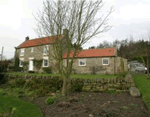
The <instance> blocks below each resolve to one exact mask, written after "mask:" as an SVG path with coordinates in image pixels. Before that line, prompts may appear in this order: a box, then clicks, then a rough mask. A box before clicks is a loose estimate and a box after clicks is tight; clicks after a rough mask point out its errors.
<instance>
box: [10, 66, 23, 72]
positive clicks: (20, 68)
mask: <svg viewBox="0 0 150 117" xmlns="http://www.w3.org/2000/svg"><path fill="white" fill-rule="evenodd" d="M9 71H14V72H21V71H23V68H22V67H18V66H10V67H9Z"/></svg>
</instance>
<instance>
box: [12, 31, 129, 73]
mask: <svg viewBox="0 0 150 117" xmlns="http://www.w3.org/2000/svg"><path fill="white" fill-rule="evenodd" d="M65 34H66V29H64V30H63V34H62V35H60V38H62V39H63V38H64V37H65ZM55 37H56V36H50V37H42V38H38V39H32V40H30V39H29V37H26V38H25V41H24V42H23V43H22V44H20V45H19V46H18V47H15V49H16V51H15V57H18V58H19V67H23V63H24V61H28V71H36V68H35V66H34V63H33V60H34V59H39V60H42V66H41V72H42V68H45V67H49V66H50V65H51V63H50V61H49V56H48V54H47V53H48V50H50V51H53V41H52V40H53V39H54V38H55ZM71 55H72V53H70V58H71V57H72V56H71ZM63 59H64V64H65V59H66V54H65V53H64V55H63ZM127 69H128V68H127V59H124V58H121V57H118V55H117V49H116V48H103V49H88V50H82V51H81V52H80V53H79V54H78V56H76V61H75V62H74V63H73V72H74V73H81V74H91V73H93V72H94V73H96V74H117V73H119V72H121V71H127Z"/></svg>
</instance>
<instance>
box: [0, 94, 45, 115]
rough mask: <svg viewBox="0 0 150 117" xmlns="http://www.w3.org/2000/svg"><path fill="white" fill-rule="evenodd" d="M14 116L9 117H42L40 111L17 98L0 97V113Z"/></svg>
mask: <svg viewBox="0 0 150 117" xmlns="http://www.w3.org/2000/svg"><path fill="white" fill-rule="evenodd" d="M11 109H12V110H14V114H12V115H11V117H43V114H42V113H41V111H40V109H38V108H37V107H36V106H34V105H33V104H31V103H29V102H24V101H22V100H20V99H18V98H13V97H8V96H3V95H0V113H1V114H2V113H3V114H4V113H5V114H6V113H11V112H12V110H11Z"/></svg>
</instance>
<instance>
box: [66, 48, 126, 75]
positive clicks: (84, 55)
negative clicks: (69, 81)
mask: <svg viewBox="0 0 150 117" xmlns="http://www.w3.org/2000/svg"><path fill="white" fill-rule="evenodd" d="M72 55H73V52H72V53H71V54H70V58H72ZM63 59H66V54H64V56H63ZM121 64H122V65H121ZM73 71H74V72H75V73H81V74H91V73H93V72H95V73H96V74H117V73H119V72H121V71H128V67H127V59H124V58H121V57H118V56H117V48H102V49H87V50H82V51H81V52H80V53H79V54H78V55H77V56H76V61H75V62H74V63H73Z"/></svg>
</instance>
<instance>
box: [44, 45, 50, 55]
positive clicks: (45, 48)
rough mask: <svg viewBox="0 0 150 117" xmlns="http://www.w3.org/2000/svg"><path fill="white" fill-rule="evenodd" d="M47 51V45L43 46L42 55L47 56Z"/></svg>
mask: <svg viewBox="0 0 150 117" xmlns="http://www.w3.org/2000/svg"><path fill="white" fill-rule="evenodd" d="M45 51H46V53H45ZM48 51H49V45H45V46H44V48H43V55H47V54H48Z"/></svg>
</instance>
